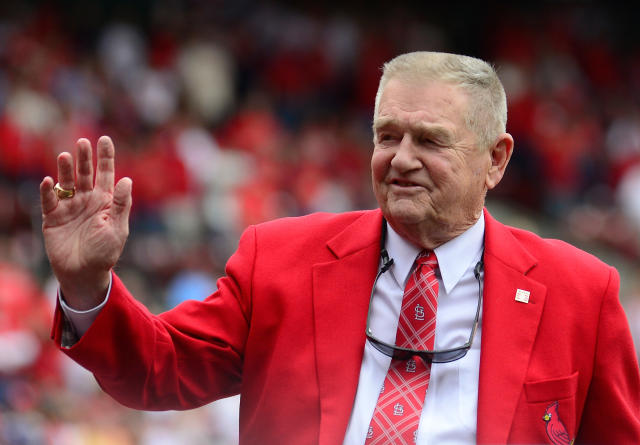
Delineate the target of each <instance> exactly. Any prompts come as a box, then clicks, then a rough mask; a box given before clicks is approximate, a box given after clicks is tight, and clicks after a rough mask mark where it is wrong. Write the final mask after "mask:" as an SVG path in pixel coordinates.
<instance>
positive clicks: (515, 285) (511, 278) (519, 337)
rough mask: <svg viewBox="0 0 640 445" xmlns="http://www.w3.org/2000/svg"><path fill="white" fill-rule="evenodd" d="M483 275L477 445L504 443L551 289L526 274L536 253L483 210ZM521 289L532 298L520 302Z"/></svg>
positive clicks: (532, 263)
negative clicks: (518, 299)
mask: <svg viewBox="0 0 640 445" xmlns="http://www.w3.org/2000/svg"><path fill="white" fill-rule="evenodd" d="M485 221H486V224H485V254H484V262H485V268H484V269H485V276H484V300H483V308H482V340H481V341H482V346H481V353H480V379H479V388H478V430H477V443H478V444H485V443H491V444H504V443H506V442H507V440H508V435H509V431H510V428H511V424H512V421H513V417H514V415H515V411H516V406H517V403H518V400H519V398H520V395H521V392H522V388H523V383H524V380H525V377H526V371H527V365H528V363H529V357H530V355H531V351H532V348H533V343H534V340H535V337H536V332H537V329H538V324H539V322H540V316H541V314H542V309H543V306H544V301H545V297H546V292H547V289H546V287H545V286H544V285H542V284H541V283H539V282H537V281H535V280H532V279H530V278H529V277H527V274H528V273H529V271H530V270H531V269H533V268H534V267H535V266H536V264H537V260H536V258H535V257H534V256H533V255H532V254H531V253H529V252H528V251H527V250H526V249H525V248H524V246H523V245H522V244H521V243H520V242H519V241H518V240H517V239H516V238H515V237H514V235H513V233H512V232H511V231H510V230H509V229H507V228H506V227H505V226H503V225H502V224H500V223H498V222H497V221H495V220H494V219H493V218H492V217H491V216H490V215H489V213H488V212H486V211H485ZM518 289H520V290H522V291H526V292H529V295H528V298H529V299H528V303H525V302H519V301H516V299H515V297H516V292H517V291H518Z"/></svg>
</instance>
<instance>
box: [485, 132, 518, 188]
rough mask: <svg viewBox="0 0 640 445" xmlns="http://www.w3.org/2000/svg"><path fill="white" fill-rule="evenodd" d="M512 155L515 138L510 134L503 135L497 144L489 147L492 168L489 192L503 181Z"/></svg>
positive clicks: (489, 174) (489, 177) (488, 178)
mask: <svg viewBox="0 0 640 445" xmlns="http://www.w3.org/2000/svg"><path fill="white" fill-rule="evenodd" d="M512 153H513V137H512V136H511V135H510V134H509V133H502V134H501V135H500V136H499V137H498V139H497V140H496V143H495V144H493V145H492V146H491V147H489V155H490V156H491V167H490V168H489V171H488V172H487V179H486V185H487V190H491V189H492V188H494V187H495V186H496V185H498V183H499V182H500V181H501V180H502V176H504V171H505V170H506V168H507V164H508V163H509V159H511V154H512Z"/></svg>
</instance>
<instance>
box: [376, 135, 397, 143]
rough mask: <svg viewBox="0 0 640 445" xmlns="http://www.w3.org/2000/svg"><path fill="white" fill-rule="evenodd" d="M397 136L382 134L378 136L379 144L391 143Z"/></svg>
mask: <svg viewBox="0 0 640 445" xmlns="http://www.w3.org/2000/svg"><path fill="white" fill-rule="evenodd" d="M394 139H395V136H394V135H393V134H392V133H380V134H378V142H389V141H393V140H394Z"/></svg>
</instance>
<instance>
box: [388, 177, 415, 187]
mask: <svg viewBox="0 0 640 445" xmlns="http://www.w3.org/2000/svg"><path fill="white" fill-rule="evenodd" d="M389 185H391V186H396V187H400V188H411V187H422V186H421V185H420V184H417V183H415V182H412V181H407V180H406V179H392V180H391V181H389Z"/></svg>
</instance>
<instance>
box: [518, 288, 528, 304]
mask: <svg viewBox="0 0 640 445" xmlns="http://www.w3.org/2000/svg"><path fill="white" fill-rule="evenodd" d="M529 295H531V292H529V291H528V290H524V289H518V290H516V301H519V302H520V303H528V302H529Z"/></svg>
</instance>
